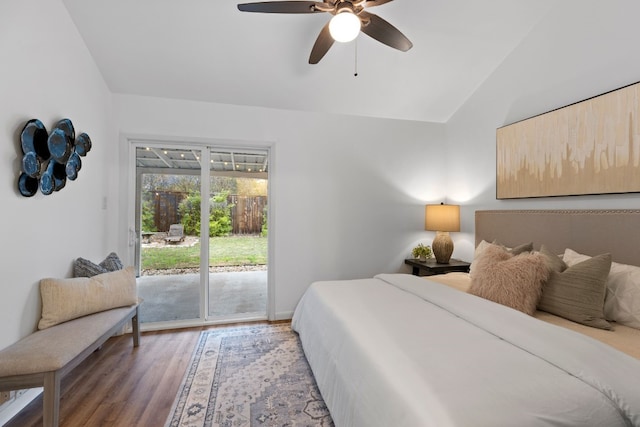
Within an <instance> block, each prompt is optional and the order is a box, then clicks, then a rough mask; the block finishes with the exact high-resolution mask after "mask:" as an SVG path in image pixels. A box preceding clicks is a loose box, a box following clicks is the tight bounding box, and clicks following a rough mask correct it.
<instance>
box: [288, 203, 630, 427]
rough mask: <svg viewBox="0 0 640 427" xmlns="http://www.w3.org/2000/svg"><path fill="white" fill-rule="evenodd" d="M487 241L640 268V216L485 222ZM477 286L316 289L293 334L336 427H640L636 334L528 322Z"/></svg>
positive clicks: (414, 280)
mask: <svg viewBox="0 0 640 427" xmlns="http://www.w3.org/2000/svg"><path fill="white" fill-rule="evenodd" d="M483 241H484V242H492V243H495V242H496V241H497V242H500V244H501V245H503V246H504V247H516V246H517V245H519V244H520V243H522V242H526V241H530V242H533V243H534V246H535V248H534V251H533V252H531V253H530V256H531V257H534V256H541V255H540V253H541V252H542V248H541V245H546V246H545V247H546V250H547V251H548V252H552V253H555V254H561V253H562V252H563V251H565V250H566V249H567V248H571V249H572V250H574V251H575V252H576V253H579V254H582V255H584V256H586V255H585V254H589V255H597V254H602V253H603V252H605V251H606V252H608V253H611V259H613V260H614V261H615V262H617V263H618V264H619V265H622V264H624V265H633V266H638V265H640V259H639V258H640V251H638V250H637V249H636V247H637V242H638V241H640V211H635V210H607V211H600V210H597V211H596V210H588V211H587V210H585V211H582V210H571V211H565V210H554V211H478V212H476V245H478V246H479V245H480V244H481V243H482V242H483ZM493 246H494V245H491V247H493ZM519 256H520V255H517V256H516V255H513V257H514V258H516V257H519ZM527 256H529V255H527ZM587 258H589V259H590V260H593V259H596V258H597V257H595V256H593V257H588V256H587ZM480 259H481V257H478V260H480ZM588 262H591V261H588ZM475 263H476V260H475V259H474V264H475ZM480 265H481V264H480V263H478V266H480ZM472 266H473V264H472ZM565 268H566V266H565ZM569 268H571V269H573V267H569ZM634 268H635V267H634ZM567 271H569V269H567ZM571 271H573V270H571ZM612 271H613V270H612ZM478 274H479V273H478V272H476V273H474V272H473V270H472V273H471V277H470V276H469V275H465V274H461V273H451V274H448V275H443V276H441V277H438V276H431V277H427V278H420V277H417V276H411V275H407V274H380V275H377V276H375V277H373V278H367V279H357V280H348V281H323V282H316V283H313V284H312V285H311V286H310V287H309V288H308V290H307V291H306V293H305V294H304V296H303V297H302V299H301V301H300V303H299V304H298V306H297V308H296V310H295V313H294V316H293V320H292V327H293V329H294V330H295V331H296V332H298V334H299V335H300V339H301V342H302V346H303V349H304V351H305V355H306V357H307V359H308V361H309V364H310V366H311V368H312V371H313V373H314V376H315V378H316V381H317V383H318V387H319V389H320V391H321V393H322V396H323V398H324V400H325V402H326V404H327V407H328V408H329V410H330V412H331V415H332V418H333V420H334V422H335V424H336V425H337V426H340V427H343V426H367V427H372V426H411V427H417V426H437V427H448V426H474V427H475V426H492V427H494V426H544V425H549V426H612V427H613V426H640V381H638V380H639V379H640V329H637V328H634V327H629V326H625V325H623V324H617V323H615V322H611V324H612V325H613V326H612V328H611V330H604V329H600V328H594V327H591V326H585V325H584V324H579V323H575V322H572V321H569V320H567V319H566V318H564V317H560V316H556V315H553V314H550V313H548V312H542V311H535V312H534V313H533V315H528V314H525V313H523V312H521V311H519V310H515V309H513V308H511V307H508V306H505V305H503V304H498V303H496V302H493V301H490V300H488V299H486V298H480V297H478V296H476V295H472V294H470V293H469V292H467V291H468V290H469V287H470V285H472V282H474V281H475V282H476V283H477V282H478V280H479V279H478V277H479V276H478ZM550 274H551V273H550ZM549 280H551V279H549ZM607 280H609V279H607ZM545 286H546V285H545ZM639 286H640V285H639ZM587 323H588V322H587Z"/></svg>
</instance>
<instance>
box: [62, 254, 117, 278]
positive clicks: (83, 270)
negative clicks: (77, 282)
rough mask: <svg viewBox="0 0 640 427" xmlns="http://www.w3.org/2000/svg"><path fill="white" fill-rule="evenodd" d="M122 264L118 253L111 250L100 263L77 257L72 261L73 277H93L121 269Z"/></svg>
mask: <svg viewBox="0 0 640 427" xmlns="http://www.w3.org/2000/svg"><path fill="white" fill-rule="evenodd" d="M122 268H123V265H122V261H120V258H118V255H116V254H115V252H111V253H110V254H109V255H107V257H106V258H105V259H104V261H102V262H101V263H100V264H96V263H94V262H91V261H89V260H88V259H85V258H78V259H76V260H75V261H74V262H73V277H93V276H96V275H98V274H103V273H109V272H112V271H117V270H122Z"/></svg>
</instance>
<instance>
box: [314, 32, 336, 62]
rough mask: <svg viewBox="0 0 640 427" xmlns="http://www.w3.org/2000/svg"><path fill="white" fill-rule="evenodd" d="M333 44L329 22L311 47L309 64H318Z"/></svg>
mask: <svg viewBox="0 0 640 427" xmlns="http://www.w3.org/2000/svg"><path fill="white" fill-rule="evenodd" d="M331 46H333V37H331V34H330V33H329V22H327V23H326V24H325V26H324V27H322V30H321V31H320V34H319V35H318V38H317V39H316V42H315V43H314V45H313V49H311V55H309V64H317V63H318V62H320V60H321V59H322V57H324V55H325V54H326V53H327V52H328V51H329V49H330V48H331Z"/></svg>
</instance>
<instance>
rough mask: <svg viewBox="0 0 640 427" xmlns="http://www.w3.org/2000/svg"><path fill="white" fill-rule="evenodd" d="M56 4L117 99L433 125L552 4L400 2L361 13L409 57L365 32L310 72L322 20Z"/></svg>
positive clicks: (192, 6)
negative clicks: (383, 27)
mask: <svg viewBox="0 0 640 427" xmlns="http://www.w3.org/2000/svg"><path fill="white" fill-rule="evenodd" d="M244 1H246V0H243V2H244ZM63 2H64V4H65V6H66V7H67V10H68V11H69V14H70V15H71V18H72V19H73V21H74V23H75V25H76V26H77V28H78V30H79V32H80V35H81V36H82V38H83V39H84V41H85V43H86V45H87V46H88V49H89V51H90V52H91V54H92V56H93V58H94V59H95V61H96V63H97V65H98V67H99V68H100V71H101V72H102V74H103V76H104V78H105V80H106V82H107V84H108V86H109V88H110V90H111V91H112V92H114V93H122V94H137V95H145V96H154V97H164V98H176V99H188V100H198V101H206V102H214V103H222V104H234V105H248V106H260V107H268V108H276V109H285V110H300V111H312V112H324V113H337V114H351V115H360V116H368V117H381V118H393V119H405V120H418V121H432V122H446V121H447V120H448V119H449V118H450V117H451V115H452V114H453V113H455V111H456V110H457V109H458V108H459V107H460V106H461V105H462V104H463V103H464V102H465V100H466V99H467V98H468V97H469V96H471V94H472V93H473V92H474V90H476V89H477V87H478V86H479V85H480V84H481V83H482V82H483V81H484V80H485V79H486V78H487V77H488V76H489V75H490V74H491V73H492V71H493V70H495V69H496V67H498V66H499V64H500V63H501V62H502V61H503V59H504V58H505V57H506V56H507V55H508V54H509V53H510V52H511V51H513V49H514V48H516V46H517V45H518V44H519V43H520V42H521V41H522V40H523V38H524V37H525V36H526V35H527V33H528V32H529V31H530V30H531V29H532V28H533V27H534V26H535V25H536V23H537V22H538V21H539V20H540V19H541V18H542V17H543V16H544V15H545V14H546V13H548V12H549V11H550V10H551V8H552V6H553V2H552V1H551V0H538V1H531V0H489V1H484V2H481V1H477V0H395V1H393V2H389V3H387V4H384V5H381V6H378V7H375V8H370V9H368V11H369V12H370V13H375V14H377V15H378V16H380V17H382V18H384V19H385V20H387V21H388V22H390V23H391V24H393V25H394V26H395V27H397V28H398V29H399V30H400V31H402V32H403V33H404V34H405V35H406V36H407V37H408V38H409V39H410V40H411V41H412V42H413V48H412V49H411V50H409V51H408V52H400V51H396V50H394V49H392V48H390V47H387V46H385V45H383V44H381V43H379V42H377V41H375V40H373V39H371V38H370V37H368V36H366V35H364V34H360V36H359V37H358V38H357V39H356V42H350V43H345V44H341V43H335V44H334V45H333V47H332V48H331V50H330V51H329V52H328V53H327V55H326V56H325V57H324V58H323V59H322V60H321V61H320V63H319V64H317V65H309V64H308V59H309V53H310V51H311V48H312V46H313V43H314V41H315V39H316V37H317V36H318V33H319V32H320V30H321V28H322V27H323V26H324V24H325V23H326V22H327V21H328V19H329V18H330V15H328V14H325V13H316V14H295V15H284V14H262V13H245V12H240V11H238V9H237V6H236V5H237V3H238V2H237V1H231V0H180V1H175V0H135V1H131V0H109V1H104V0H63ZM356 70H357V76H354V72H355V71H356Z"/></svg>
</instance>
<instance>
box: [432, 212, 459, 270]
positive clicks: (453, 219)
mask: <svg viewBox="0 0 640 427" xmlns="http://www.w3.org/2000/svg"><path fill="white" fill-rule="evenodd" d="M424 229H425V230H428V231H435V232H436V238H435V239H433V243H432V244H431V249H432V250H433V255H435V257H436V261H437V262H438V264H449V260H450V259H451V254H452V253H453V240H451V237H450V236H449V232H450V231H460V206H458V205H445V204H444V203H440V204H439V205H426V206H425V210H424Z"/></svg>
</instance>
